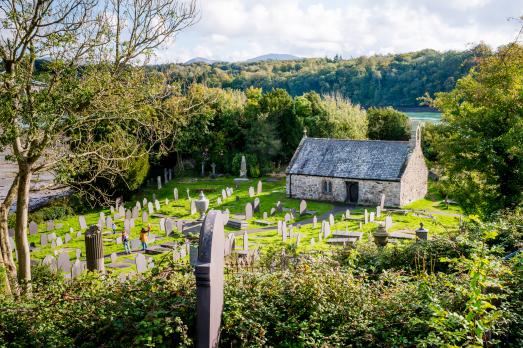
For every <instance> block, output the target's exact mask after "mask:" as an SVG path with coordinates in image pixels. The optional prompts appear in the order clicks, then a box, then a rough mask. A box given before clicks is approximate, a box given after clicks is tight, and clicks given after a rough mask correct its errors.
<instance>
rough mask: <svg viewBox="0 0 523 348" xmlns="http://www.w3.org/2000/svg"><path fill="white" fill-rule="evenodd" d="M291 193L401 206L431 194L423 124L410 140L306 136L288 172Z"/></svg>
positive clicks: (288, 193)
mask: <svg viewBox="0 0 523 348" xmlns="http://www.w3.org/2000/svg"><path fill="white" fill-rule="evenodd" d="M286 175H287V196H288V197H291V198H300V199H311V200H320V201H330V202H343V203H347V204H361V205H373V206H375V205H379V204H380V202H381V196H382V194H384V195H385V206H389V207H402V206H404V205H407V204H409V203H411V202H413V201H415V200H418V199H422V198H423V197H425V195H426V194H427V177H428V169H427V166H426V164H425V157H424V156H423V152H422V150H421V128H420V127H419V126H418V127H416V128H415V131H414V132H413V136H412V139H411V141H382V140H339V139H319V138H308V137H306V136H305V137H304V138H303V139H302V141H301V142H300V144H299V146H298V148H297V150H296V152H295V153H294V156H293V158H292V160H291V162H290V164H289V167H288V168H287V171H286Z"/></svg>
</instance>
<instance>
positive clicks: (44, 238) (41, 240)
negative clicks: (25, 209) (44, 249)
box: [40, 233, 47, 246]
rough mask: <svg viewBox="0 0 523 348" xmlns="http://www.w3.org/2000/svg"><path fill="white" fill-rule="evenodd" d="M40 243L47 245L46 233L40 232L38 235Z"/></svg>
mask: <svg viewBox="0 0 523 348" xmlns="http://www.w3.org/2000/svg"><path fill="white" fill-rule="evenodd" d="M40 245H41V246H46V245H47V234H45V233H44V234H41V235H40Z"/></svg>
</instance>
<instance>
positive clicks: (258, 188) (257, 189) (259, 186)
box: [256, 180, 263, 195]
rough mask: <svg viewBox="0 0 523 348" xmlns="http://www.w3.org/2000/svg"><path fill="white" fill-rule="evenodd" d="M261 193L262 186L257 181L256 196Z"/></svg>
mask: <svg viewBox="0 0 523 348" xmlns="http://www.w3.org/2000/svg"><path fill="white" fill-rule="evenodd" d="M262 191H263V184H262V182H261V180H259V181H258V187H257V188H256V194H258V195H259V194H260V193H262Z"/></svg>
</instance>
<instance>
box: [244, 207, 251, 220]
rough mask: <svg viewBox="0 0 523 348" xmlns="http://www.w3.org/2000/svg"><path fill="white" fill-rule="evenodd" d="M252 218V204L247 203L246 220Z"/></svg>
mask: <svg viewBox="0 0 523 348" xmlns="http://www.w3.org/2000/svg"><path fill="white" fill-rule="evenodd" d="M249 219H252V204H251V203H247V204H246V205H245V220H249Z"/></svg>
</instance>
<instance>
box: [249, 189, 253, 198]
mask: <svg viewBox="0 0 523 348" xmlns="http://www.w3.org/2000/svg"><path fill="white" fill-rule="evenodd" d="M249 197H251V198H252V197H254V187H252V186H250V187H249Z"/></svg>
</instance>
